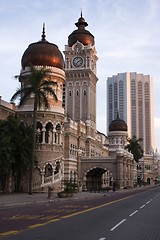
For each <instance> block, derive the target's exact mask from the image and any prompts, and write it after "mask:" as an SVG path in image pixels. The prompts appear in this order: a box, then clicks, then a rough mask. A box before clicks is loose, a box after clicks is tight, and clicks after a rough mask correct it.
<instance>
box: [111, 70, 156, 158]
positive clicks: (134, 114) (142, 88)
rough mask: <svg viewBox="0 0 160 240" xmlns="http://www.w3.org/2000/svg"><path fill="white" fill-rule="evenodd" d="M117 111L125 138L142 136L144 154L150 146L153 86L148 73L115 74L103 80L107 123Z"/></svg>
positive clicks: (151, 141) (152, 126)
mask: <svg viewBox="0 0 160 240" xmlns="http://www.w3.org/2000/svg"><path fill="white" fill-rule="evenodd" d="M117 112H118V113H119V116H120V118H121V119H123V120H124V121H125V122H126V123H127V125H128V135H129V137H132V136H136V137H137V138H140V139H142V142H141V143H140V144H141V145H142V148H143V150H144V153H145V154H150V153H151V152H152V151H153V147H154V130H153V129H154V122H153V87H152V78H151V77H150V76H149V75H143V74H138V73H136V72H126V73H118V74H117V75H113V76H112V77H109V78H108V79H107V120H108V126H109V124H110V123H111V121H112V120H114V119H115V117H116V115H117Z"/></svg>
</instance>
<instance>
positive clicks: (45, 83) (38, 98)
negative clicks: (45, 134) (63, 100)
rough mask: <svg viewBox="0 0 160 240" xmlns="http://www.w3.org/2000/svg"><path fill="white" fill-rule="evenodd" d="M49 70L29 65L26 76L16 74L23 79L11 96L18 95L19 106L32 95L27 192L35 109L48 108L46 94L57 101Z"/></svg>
mask: <svg viewBox="0 0 160 240" xmlns="http://www.w3.org/2000/svg"><path fill="white" fill-rule="evenodd" d="M49 74H50V71H49V70H48V69H47V68H45V67H42V68H41V69H37V68H36V67H34V66H33V65H31V66H30V74H29V75H27V76H22V75H18V76H15V78H18V79H19V80H20V81H21V82H22V81H23V83H25V84H22V85H21V87H20V88H19V89H18V90H17V91H16V93H15V94H14V95H13V96H12V98H11V101H15V100H16V99H17V98H18V97H19V99H20V101H19V107H20V106H22V105H23V104H25V102H26V101H27V99H29V98H30V96H31V95H33V96H34V97H33V139H32V158H31V164H30V177H29V194H30V195H31V194H32V181H33V169H34V161H35V145H36V124H37V111H38V109H39V108H40V107H41V106H43V107H44V109H49V101H48V95H50V96H52V97H53V98H54V99H55V100H56V101H57V96H56V94H55V91H54V89H53V87H55V86H57V83H56V82H54V81H52V80H48V79H47V75H49Z"/></svg>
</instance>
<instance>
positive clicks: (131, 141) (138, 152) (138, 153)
mask: <svg viewBox="0 0 160 240" xmlns="http://www.w3.org/2000/svg"><path fill="white" fill-rule="evenodd" d="M141 140H142V139H140V138H139V139H137V138H136V136H133V137H132V138H128V144H127V146H126V149H128V151H129V152H131V153H132V154H133V156H134V159H135V161H136V162H138V161H139V159H141V158H142V157H143V149H142V148H141V145H140V144H139V142H140V141H141Z"/></svg>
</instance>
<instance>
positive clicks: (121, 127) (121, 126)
mask: <svg viewBox="0 0 160 240" xmlns="http://www.w3.org/2000/svg"><path fill="white" fill-rule="evenodd" d="M127 130H128V127H127V124H126V122H125V121H123V120H122V119H120V118H119V116H117V119H115V120H113V121H112V122H111V123H110V125H109V132H112V131H123V132H127Z"/></svg>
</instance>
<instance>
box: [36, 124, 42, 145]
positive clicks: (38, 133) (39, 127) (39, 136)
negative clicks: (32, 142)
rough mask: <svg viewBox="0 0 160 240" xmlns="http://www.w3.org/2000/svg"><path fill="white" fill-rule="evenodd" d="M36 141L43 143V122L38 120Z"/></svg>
mask: <svg viewBox="0 0 160 240" xmlns="http://www.w3.org/2000/svg"><path fill="white" fill-rule="evenodd" d="M36 143H42V123H41V122H37V130H36Z"/></svg>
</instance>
